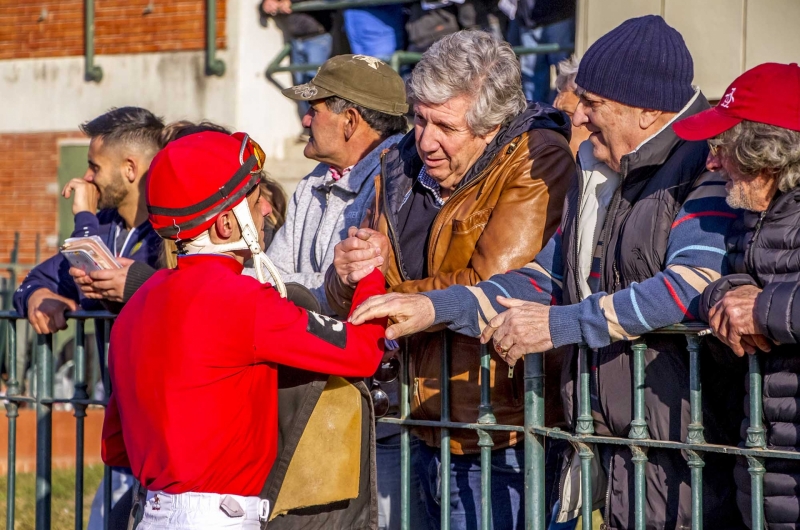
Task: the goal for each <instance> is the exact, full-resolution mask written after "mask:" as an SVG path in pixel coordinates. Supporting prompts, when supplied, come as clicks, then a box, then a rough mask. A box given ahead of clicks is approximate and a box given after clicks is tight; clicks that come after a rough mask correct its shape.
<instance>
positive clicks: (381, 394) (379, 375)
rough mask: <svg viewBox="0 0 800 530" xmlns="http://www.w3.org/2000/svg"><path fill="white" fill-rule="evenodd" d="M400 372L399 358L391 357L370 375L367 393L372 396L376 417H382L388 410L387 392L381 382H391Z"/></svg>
mask: <svg viewBox="0 0 800 530" xmlns="http://www.w3.org/2000/svg"><path fill="white" fill-rule="evenodd" d="M399 373H400V360H399V359H398V358H397V357H392V358H391V359H389V360H388V361H385V362H382V363H381V364H380V366H378V369H377V370H376V371H375V374H374V375H373V376H372V385H371V388H370V391H369V395H370V396H371V397H372V408H373V410H374V411H375V417H376V418H382V417H384V416H386V414H387V413H388V412H389V394H387V393H386V391H385V390H383V389H382V388H381V383H391V382H393V381H394V380H396V379H397V376H398V374H399Z"/></svg>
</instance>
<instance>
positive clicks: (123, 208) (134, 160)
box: [14, 107, 164, 528]
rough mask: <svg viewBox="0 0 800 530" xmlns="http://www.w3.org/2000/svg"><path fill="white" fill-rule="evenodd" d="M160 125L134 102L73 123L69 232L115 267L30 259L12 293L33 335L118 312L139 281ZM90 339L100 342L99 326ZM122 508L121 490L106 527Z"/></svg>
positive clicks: (152, 255) (122, 515)
mask: <svg viewBox="0 0 800 530" xmlns="http://www.w3.org/2000/svg"><path fill="white" fill-rule="evenodd" d="M163 128H164V123H163V122H162V121H161V119H160V118H158V117H156V116H155V115H153V113H152V112H150V111H149V110H146V109H142V108H138V107H121V108H118V109H112V110H110V111H108V112H106V113H105V114H103V115H101V116H98V117H97V118H95V119H93V120H91V121H89V122H87V123H84V124H83V125H81V131H82V132H83V133H84V134H86V135H87V136H88V137H89V138H90V143H89V157H88V158H89V160H88V164H89V167H88V168H87V169H86V173H85V174H84V175H83V178H74V179H72V180H71V181H69V183H67V185H66V186H65V187H64V190H63V192H62V194H63V195H64V197H65V198H67V199H69V198H71V199H72V213H73V215H75V230H74V231H73V232H72V237H82V236H99V237H100V238H101V239H102V240H103V242H104V243H105V244H106V246H107V247H108V248H109V250H110V251H111V252H112V253H113V254H114V256H115V257H116V259H117V261H118V262H119V263H120V264H121V265H123V267H122V268H121V269H118V270H100V271H95V272H92V273H90V274H86V273H84V272H83V271H81V270H80V269H77V268H75V267H72V268H70V264H69V262H68V261H67V260H66V258H65V257H64V256H63V255H62V254H61V253H56V254H55V255H54V256H53V257H51V258H49V259H48V260H46V261H44V262H42V263H40V264H39V265H37V266H36V267H35V268H34V269H33V270H31V271H30V273H28V276H27V277H26V278H25V280H23V282H22V285H20V287H19V289H17V291H16V292H15V293H14V308H15V309H16V310H17V312H19V314H21V315H24V316H25V317H27V318H28V321H29V322H30V323H31V325H32V326H33V329H34V330H35V331H36V332H37V333H42V334H46V333H55V332H56V331H59V330H62V329H66V327H67V322H66V319H65V317H64V313H65V312H66V311H74V310H76V309H78V307H79V306H80V307H81V308H82V309H85V310H100V309H110V310H112V311H118V310H119V308H120V307H121V303H123V302H125V301H126V300H127V299H128V298H129V297H130V296H131V294H133V292H134V291H135V290H136V288H137V287H138V286H139V285H140V284H141V282H140V281H139V278H140V277H142V278H146V277H149V275H150V274H152V270H153V268H154V267H156V263H157V261H158V256H159V252H160V249H161V238H160V237H158V234H156V233H155V231H154V230H153V228H152V227H151V226H150V222H149V221H148V220H147V208H146V205H145V203H144V183H145V177H146V175H147V171H148V169H149V168H150V162H151V161H152V160H153V157H154V156H155V155H156V153H157V152H158V149H159V138H160V134H161V131H162V129H163ZM97 340H98V343H100V341H102V340H103V330H102V328H100V327H99V326H98V329H97ZM100 366H103V363H102V362H101V363H100ZM119 471H121V473H118V472H117V470H115V471H114V474H113V479H112V480H113V481H114V483H115V484H116V483H118V482H119V481H122V482H123V483H125V482H127V486H125V485H124V484H123V485H122V486H121V487H117V488H115V489H116V490H117V492H118V493H119V492H120V491H122V492H124V491H125V490H126V489H127V488H128V487H129V486H130V484H131V483H132V482H133V479H132V478H130V475H128V474H127V473H126V470H119ZM99 491H102V487H101V488H100V489H99V490H98V492H99ZM129 512H130V500H129V497H128V496H125V497H123V499H122V501H121V502H119V503H115V509H114V510H112V512H111V514H110V519H111V526H110V528H117V527H124V525H125V524H126V523H127V517H128V513H129ZM95 515H99V513H98V512H94V511H93V512H92V521H90V525H92V524H93V522H94V517H95Z"/></svg>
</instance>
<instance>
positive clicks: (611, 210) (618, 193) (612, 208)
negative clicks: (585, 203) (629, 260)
mask: <svg viewBox="0 0 800 530" xmlns="http://www.w3.org/2000/svg"><path fill="white" fill-rule="evenodd" d="M621 198H622V182H620V185H619V186H618V187H617V189H616V190H614V196H613V197H612V198H611V204H609V205H608V209H607V210H606V215H605V219H604V220H603V230H602V232H601V233H600V237H601V239H602V241H603V250H602V252H601V253H600V282H601V283H605V282H603V278H604V277H603V269H604V268H605V267H604V265H605V263H606V257H607V255H608V248H609V247H610V244H609V243H610V242H609V238H610V235H611V234H610V232H611V225H612V224H614V223H609V220H610V219H613V215H612V214H616V213H617V208H619V202H620V199H621ZM614 261H616V259H615V260H614ZM605 287H606V290H608V286H605ZM611 287H612V288H613V285H612V286H611ZM608 294H612V293H611V292H609V293H608Z"/></svg>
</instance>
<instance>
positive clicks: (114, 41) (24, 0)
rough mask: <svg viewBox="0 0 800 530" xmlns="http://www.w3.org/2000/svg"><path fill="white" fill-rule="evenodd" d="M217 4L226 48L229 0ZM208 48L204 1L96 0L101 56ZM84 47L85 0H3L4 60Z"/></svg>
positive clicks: (0, 37) (220, 39)
mask: <svg viewBox="0 0 800 530" xmlns="http://www.w3.org/2000/svg"><path fill="white" fill-rule="evenodd" d="M148 2H149V4H148ZM216 3H217V46H218V47H219V48H224V47H225V0H216ZM148 6H151V7H152V12H150V13H149V14H144V11H145V9H146V8H148ZM43 10H44V11H43ZM253 16H256V12H255V9H254V10H253ZM204 47H205V1H204V0H136V1H131V0H95V53H97V54H98V55H104V54H117V53H140V52H163V51H188V50H202V49H203V48H204ZM83 52H84V48H83V0H0V60H2V59H23V58H33V57H63V56H69V55H83Z"/></svg>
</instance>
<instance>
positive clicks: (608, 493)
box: [590, 454, 614, 530]
mask: <svg viewBox="0 0 800 530" xmlns="http://www.w3.org/2000/svg"><path fill="white" fill-rule="evenodd" d="M613 461H614V455H613V454H612V455H611V456H610V457H609V458H608V477H607V478H606V505H605V507H604V510H603V512H604V513H603V523H602V524H601V525H600V530H607V529H608V518H609V516H610V515H611V509H610V508H609V507H608V505H609V501H610V500H611V462H613ZM593 500H594V499H592V501H593ZM590 502H591V501H590ZM592 508H594V506H592Z"/></svg>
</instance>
